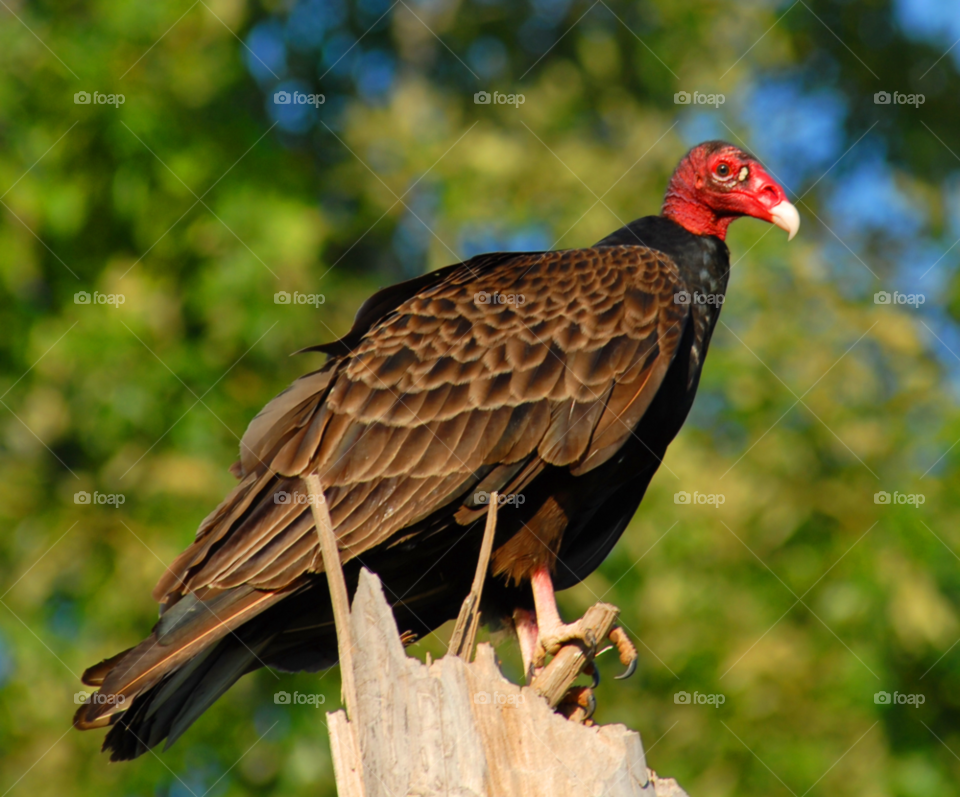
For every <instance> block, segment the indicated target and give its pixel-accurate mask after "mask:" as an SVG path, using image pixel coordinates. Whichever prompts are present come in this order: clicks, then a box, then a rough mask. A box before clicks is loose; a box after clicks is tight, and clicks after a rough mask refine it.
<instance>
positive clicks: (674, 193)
mask: <svg viewBox="0 0 960 797" xmlns="http://www.w3.org/2000/svg"><path fill="white" fill-rule="evenodd" d="M696 182H697V178H696V174H695V173H694V170H693V168H692V166H691V164H688V163H686V162H683V163H681V164H680V165H679V166H678V167H677V170H676V171H675V172H674V174H673V177H671V178H670V184H669V185H668V186H667V193H666V196H664V198H663V208H661V210H660V215H661V216H663V217H664V218H666V219H670V221H672V222H674V223H675V224H679V225H680V226H681V227H683V229H685V230H686V231H687V232H692V233H693V234H694V235H715V236H717V238H719V239H720V240H721V241H725V240H726V238H727V227H729V226H730V222H731V221H733V220H734V218H736V217H735V216H717V214H716V213H715V212H714V211H713V210H711V209H710V208H709V207H707V206H706V205H705V204H703V202H701V201H700V198H699V196H698V191H697V185H696Z"/></svg>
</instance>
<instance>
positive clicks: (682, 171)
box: [661, 141, 800, 240]
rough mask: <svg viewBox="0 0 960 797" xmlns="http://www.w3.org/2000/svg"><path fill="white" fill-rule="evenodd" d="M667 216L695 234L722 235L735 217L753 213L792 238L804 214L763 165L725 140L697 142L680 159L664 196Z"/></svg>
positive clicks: (665, 214)
mask: <svg viewBox="0 0 960 797" xmlns="http://www.w3.org/2000/svg"><path fill="white" fill-rule="evenodd" d="M661 213H662V215H663V216H665V217H666V218H668V219H670V220H671V221H674V222H676V223H677V224H679V225H680V226H681V227H683V228H684V229H686V230H689V231H690V232H692V233H694V234H696V235H716V236H717V237H718V238H719V239H720V240H723V239H724V238H725V237H726V235H727V227H729V226H730V222H731V221H733V220H734V219H736V218H739V217H740V216H753V217H754V218H756V219H763V221H769V222H771V223H773V224H776V225H777V226H778V227H780V228H782V229H784V230H786V231H787V233H788V234H789V237H788V239H787V240H790V239H791V238H793V236H794V235H796V234H797V230H798V229H799V228H800V214H799V213H797V209H796V208H795V207H794V206H793V205H791V204H790V202H788V201H787V195H786V193H785V192H784V190H783V188H781V187H780V185H779V184H778V183H777V182H776V181H775V180H774V179H773V178H772V177H771V176H770V175H769V173H768V172H767V170H766V169H764V168H763V164H761V163H760V161H758V160H757V159H756V158H754V157H753V156H752V155H749V154H747V153H746V152H744V151H743V150H742V149H740V148H739V147H735V146H733V145H732V144H727V143H726V142H725V141H707V142H705V143H703V144H698V145H697V146H696V147H694V148H693V149H692V150H690V151H689V152H688V153H687V154H686V155H685V156H684V158H683V160H681V161H680V164H679V165H678V166H677V168H676V171H674V173H673V177H671V178H670V185H669V186H667V194H666V196H665V197H664V200H663V210H662V211H661Z"/></svg>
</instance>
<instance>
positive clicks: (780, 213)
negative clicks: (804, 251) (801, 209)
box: [770, 200, 800, 241]
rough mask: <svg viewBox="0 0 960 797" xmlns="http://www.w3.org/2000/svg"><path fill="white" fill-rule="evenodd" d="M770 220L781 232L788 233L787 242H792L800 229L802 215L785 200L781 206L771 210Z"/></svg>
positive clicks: (775, 206)
mask: <svg viewBox="0 0 960 797" xmlns="http://www.w3.org/2000/svg"><path fill="white" fill-rule="evenodd" d="M770 220H771V221H772V222H773V223H774V224H776V225H777V226H778V227H779V228H780V229H781V230H786V231H787V240H788V241H792V240H793V236H794V235H796V234H797V230H799V229H800V214H799V213H798V212H797V209H796V207H794V206H793V205H791V204H790V203H789V202H787V201H786V200H784V201H783V202H781V203H780V204H779V205H774V206H773V207H772V208H770Z"/></svg>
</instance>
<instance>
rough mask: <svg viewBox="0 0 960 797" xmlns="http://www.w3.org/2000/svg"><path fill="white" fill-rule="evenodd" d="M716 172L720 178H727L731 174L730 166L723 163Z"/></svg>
mask: <svg viewBox="0 0 960 797" xmlns="http://www.w3.org/2000/svg"><path fill="white" fill-rule="evenodd" d="M716 172H717V176H718V177H726V176H728V175H729V174H730V166H729V165H728V164H726V163H721V164H720V165H719V166H717V168H716Z"/></svg>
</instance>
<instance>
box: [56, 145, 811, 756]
mask: <svg viewBox="0 0 960 797" xmlns="http://www.w3.org/2000/svg"><path fill="white" fill-rule="evenodd" d="M741 217H752V218H756V219H760V220H762V221H765V222H768V223H772V224H774V225H776V226H777V227H780V228H782V229H783V230H785V231H786V232H787V233H788V240H790V239H792V238H793V237H794V236H795V235H796V233H797V231H798V229H799V225H800V217H799V214H798V212H797V209H796V207H795V206H794V205H793V204H791V203H790V202H789V201H788V199H787V196H786V193H785V191H784V189H783V188H782V187H781V186H780V185H779V184H778V182H777V181H776V180H774V179H773V177H771V175H770V173H769V171H768V170H767V169H766V168H765V167H764V166H763V165H762V164H761V163H760V161H759V160H758V159H757V158H755V157H754V156H752V155H750V154H749V153H747V152H745V151H744V150H742V149H741V148H739V147H737V146H734V145H732V144H729V143H726V142H723V141H708V142H704V143H701V144H699V145H697V146H695V147H693V148H692V149H691V150H690V151H689V152H687V153H686V154H685V155H684V157H683V158H682V159H681V160H680V161H679V163H678V165H677V167H676V169H675V171H674V172H673V174H672V176H671V178H670V180H669V183H668V186H667V189H666V193H665V196H664V200H663V204H662V209H661V212H660V213H659V214H658V215H652V216H646V217H643V218H639V219H637V220H635V221H633V222H630V223H629V224H626V225H625V226H623V227H621V228H620V229H618V230H616V231H615V232H613V233H611V234H610V235H608V236H606V237H605V238H603V239H602V240H600V241H599V242H597V243H596V244H595V245H594V246H591V247H588V248H582V249H567V250H552V251H543V252H495V253H489V254H482V255H478V256H476V257H473V258H471V259H469V260H466V261H464V262H462V263H458V264H454V265H450V266H447V267H445V268H440V269H438V270H436V271H433V272H430V273H427V274H424V275H422V276H419V277H417V278H415V279H412V280H408V281H406V282H402V283H399V284H397V285H393V286H390V287H387V288H384V289H381V290H379V291H377V292H376V293H374V294H373V295H372V296H371V297H370V298H368V299H367V300H366V301H365V302H364V303H363V304H362V305H361V307H360V308H359V310H358V312H357V314H356V317H355V320H354V323H353V326H352V327H351V329H350V330H349V331H348V332H347V333H346V334H345V335H344V336H343V337H342V338H340V339H339V340H336V341H334V342H330V343H325V344H320V345H316V346H309V347H307V348H306V349H303V350H302V351H303V352H314V353H316V352H320V353H323V354H325V355H327V359H326V361H325V362H324V363H323V365H322V366H321V367H320V368H318V369H316V370H313V371H311V372H309V373H307V374H305V375H304V376H302V377H300V378H299V379H297V380H296V381H295V382H293V384H291V385H290V386H289V387H288V388H287V389H286V390H284V391H283V392H282V393H280V394H279V395H278V396H277V397H276V398H274V399H273V400H272V401H270V402H269V403H268V404H267V405H266V406H265V407H264V408H263V410H262V411H261V412H260V413H259V414H257V415H256V416H255V417H254V418H253V420H252V421H251V422H250V424H249V427H248V428H247V430H246V432H245V434H244V436H243V438H242V441H241V444H240V458H239V460H238V461H237V462H236V463H234V465H233V466H232V467H231V471H232V473H233V474H234V475H235V476H236V477H237V478H238V480H239V481H238V483H237V485H236V487H235V488H234V489H233V490H232V491H231V492H230V493H229V494H228V495H227V496H226V497H225V498H224V500H223V501H222V502H221V503H220V504H219V506H217V507H216V509H214V510H213V511H212V512H211V513H210V514H209V515H208V516H207V517H206V518H205V519H204V520H203V522H202V523H201V524H200V526H199V529H198V531H197V534H196V538H195V540H194V541H193V543H192V544H190V545H189V547H187V548H186V550H184V551H183V553H181V554H180V555H179V556H178V557H177V558H176V559H175V560H174V561H173V562H172V563H171V564H170V566H169V567H167V568H166V570H165V571H164V573H163V575H162V576H161V578H160V580H159V583H158V584H157V586H156V588H155V589H154V591H153V598H154V599H155V600H156V601H157V603H158V604H159V610H160V617H159V620H158V622H157V623H156V625H155V626H154V627H153V629H152V631H151V633H150V635H149V636H148V637H147V638H146V639H145V640H143V641H142V642H140V643H139V644H138V645H136V646H134V647H132V648H130V649H128V650H125V651H123V652H121V653H118V654H117V655H115V656H113V657H111V658H108V659H105V660H104V661H102V662H100V663H99V664H96V665H94V666H92V667H90V668H89V669H87V670H86V671H85V672H84V674H83V678H82V680H83V682H84V683H85V684H86V685H88V686H91V687H96V688H97V691H96V692H94V693H93V694H92V695H91V696H90V697H89V698H88V699H87V701H86V702H85V703H84V704H83V705H81V706H80V708H79V709H78V711H77V713H76V715H75V717H74V725H75V727H76V728H78V729H80V730H89V729H93V728H103V727H108V728H109V730H108V732H107V734H106V737H105V740H104V743H103V749H104V751H109V753H110V758H111V760H128V759H132V758H136V757H137V756H139V755H142V754H143V753H145V752H146V751H148V750H151V749H153V748H154V747H155V746H157V745H158V744H160V743H161V742H163V741H164V740H166V743H165V744H166V747H165V748H164V749H166V748H168V747H169V746H170V745H171V744H173V743H174V741H176V740H177V739H178V738H179V737H180V736H181V735H182V734H183V733H184V732H185V731H186V730H187V728H188V727H189V726H190V725H191V724H192V723H193V722H194V721H195V720H196V719H197V718H198V717H199V716H200V715H201V714H202V713H203V712H204V711H205V710H206V709H207V708H209V707H210V705H212V704H213V702H214V701H216V700H217V699H218V698H219V697H220V696H221V695H222V694H223V693H224V692H225V691H226V690H227V689H229V688H230V686H231V685H232V684H233V683H235V682H236V681H237V680H238V679H239V678H240V677H241V676H243V675H244V674H245V673H248V672H251V671H254V670H256V669H258V668H260V667H271V668H275V669H278V670H282V671H310V672H318V671H320V670H323V669H327V668H330V667H332V666H334V665H335V664H336V663H337V660H338V655H337V638H336V631H335V625H334V619H333V611H332V607H331V602H330V597H329V591H328V585H327V581H326V576H325V574H324V568H323V560H322V556H321V553H320V547H319V543H318V536H317V532H316V529H315V527H314V520H313V517H312V513H311V508H310V505H309V504H310V500H312V499H313V497H312V496H311V495H310V494H309V492H308V489H307V487H306V485H305V478H306V477H307V476H308V475H312V474H316V475H318V476H319V478H320V483H321V485H322V488H323V493H324V498H325V501H326V503H327V506H328V508H329V512H330V515H331V519H332V524H333V528H334V532H335V534H336V539H337V545H338V548H339V551H340V556H341V560H342V567H343V572H344V577H345V579H346V583H347V587H348V590H349V591H350V592H351V593H352V592H353V591H354V590H355V589H356V585H357V581H358V578H359V573H360V570H361V568H368V569H369V570H371V571H373V572H374V573H376V574H377V575H378V576H379V577H380V579H381V581H382V583H383V586H384V590H385V595H386V597H387V599H388V601H389V602H390V604H391V606H392V608H393V612H394V616H395V619H396V620H397V625H398V628H399V629H401V630H404V631H405V633H406V635H407V637H408V638H415V637H416V636H422V635H425V634H428V633H430V632H432V631H433V630H435V629H437V628H438V627H439V626H440V625H442V624H443V623H444V622H446V621H448V620H451V619H453V618H454V617H456V615H457V612H458V609H459V607H460V604H461V602H462V601H463V600H464V598H465V597H466V596H467V594H468V592H469V590H470V586H471V582H472V580H473V573H474V570H475V568H476V563H477V559H478V555H479V550H480V545H481V541H482V537H483V527H484V521H485V516H486V513H487V509H488V507H487V505H486V503H487V501H489V500H490V499H489V496H490V494H491V493H494V492H496V493H498V494H499V496H500V498H499V499H498V500H499V501H500V502H502V503H501V508H499V510H498V515H497V526H496V532H495V537H494V543H493V553H492V557H491V562H490V568H489V571H488V573H487V576H486V580H485V583H484V591H483V595H484V598H483V604H482V611H483V617H484V621H485V622H491V623H492V624H496V623H498V622H500V623H503V624H506V625H507V626H508V627H512V628H514V629H515V631H516V634H517V637H518V639H519V642H520V647H521V653H522V656H523V662H524V667H525V668H526V670H527V673H528V674H529V672H530V671H531V668H533V667H534V666H535V665H536V662H537V661H538V660H539V661H542V655H543V651H555V650H556V649H557V646H558V644H559V643H560V642H563V641H564V640H570V639H577V638H581V639H582V638H583V629H581V628H579V626H578V624H577V623H564V622H563V621H562V619H561V617H560V613H559V611H558V609H557V604H556V597H555V592H556V591H558V590H563V589H567V588H569V587H571V586H574V585H575V584H577V583H579V582H580V581H582V580H583V579H584V578H586V577H587V576H588V575H589V574H590V573H592V572H593V571H594V570H595V569H596V568H597V567H598V566H599V565H600V563H601V562H602V561H603V560H604V559H605V557H606V556H607V555H608V554H609V553H610V551H611V550H612V548H613V547H614V545H615V544H616V542H617V541H618V539H619V538H620V536H621V535H622V534H623V532H624V530H625V528H626V527H627V524H628V523H629V522H630V520H631V518H632V517H633V516H634V514H635V513H636V511H637V509H638V507H639V505H640V502H641V500H642V499H643V496H644V493H645V491H646V489H647V486H648V485H649V483H650V480H651V479H652V477H653V475H654V474H655V473H656V471H657V469H658V467H659V466H660V464H661V462H662V460H663V457H664V455H665V453H666V450H667V447H668V445H669V444H670V443H671V441H672V440H673V439H674V437H675V436H676V435H677V433H678V432H679V431H680V428H681V427H682V425H683V423H684V421H685V419H686V417H687V414H688V412H689V410H690V408H691V406H692V404H693V401H694V396H695V394H696V392H697V386H698V384H699V380H700V375H701V372H702V370H703V365H704V359H705V357H706V355H707V349H708V346H709V344H710V339H711V336H712V333H713V330H714V327H715V326H716V324H717V320H718V317H719V314H720V310H721V308H722V305H723V302H724V298H725V296H726V289H727V282H728V275H729V271H730V253H729V249H728V247H727V245H726V242H725V239H726V234H727V231H728V228H729V226H730V224H731V222H733V221H734V220H735V219H738V218H741Z"/></svg>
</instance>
